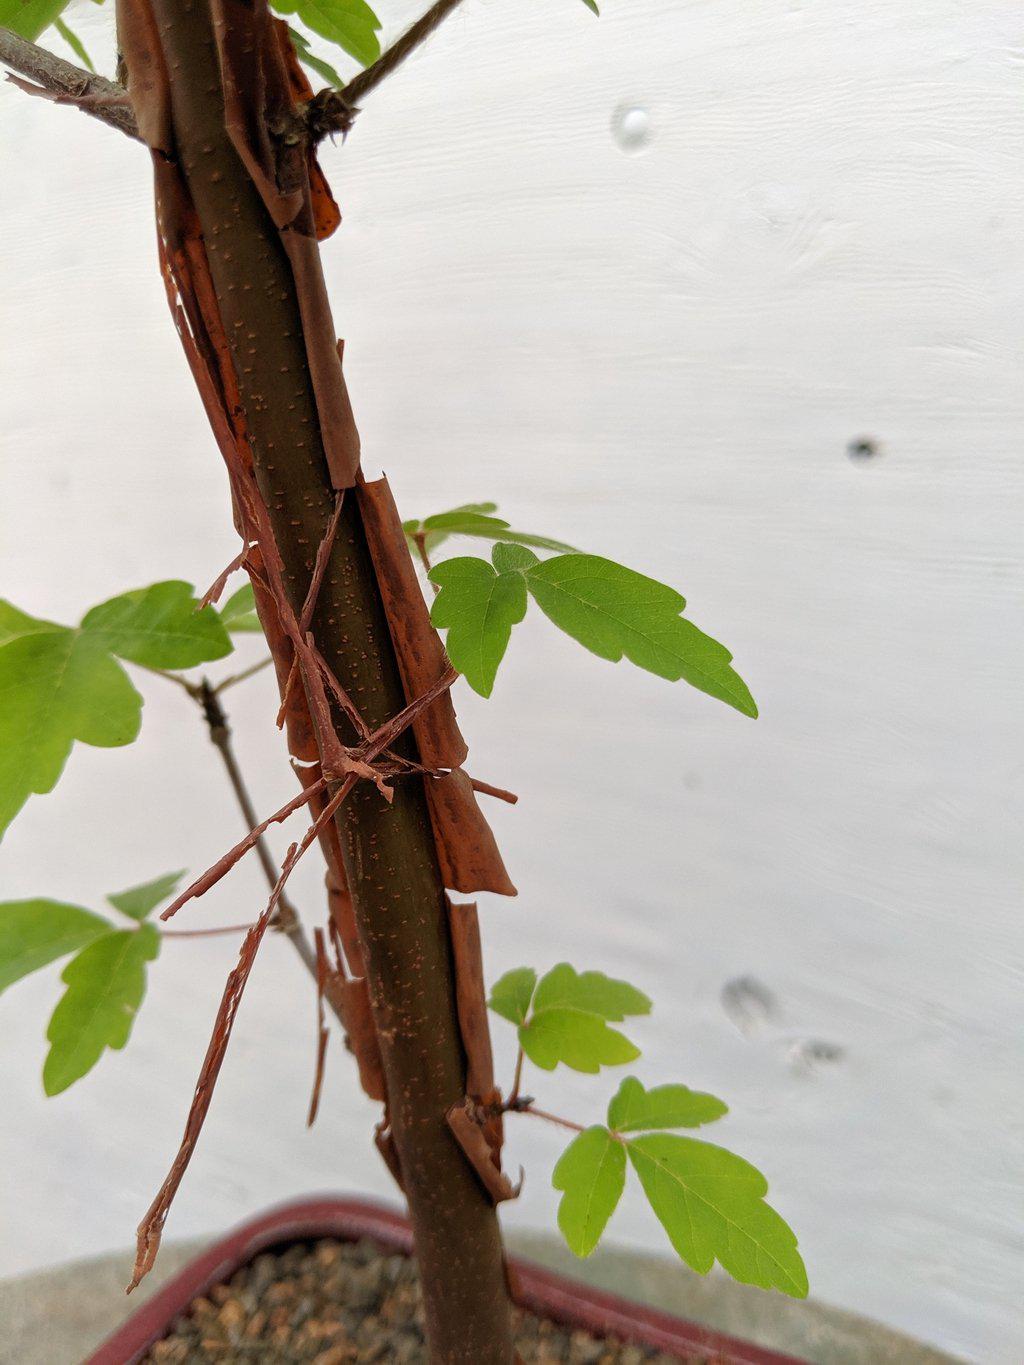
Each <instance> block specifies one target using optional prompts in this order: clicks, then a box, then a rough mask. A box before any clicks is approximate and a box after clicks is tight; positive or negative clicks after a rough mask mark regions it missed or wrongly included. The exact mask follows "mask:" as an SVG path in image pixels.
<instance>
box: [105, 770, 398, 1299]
mask: <svg viewBox="0 0 1024 1365" xmlns="http://www.w3.org/2000/svg"><path fill="white" fill-rule="evenodd" d="M354 785H355V779H354V778H350V779H348V780H347V781H345V782H343V783H342V784H341V786H340V787H339V789H338V790H337V792H335V794H334V795H333V796H332V797H331V799H330V801H328V802H327V804H326V805H325V806H324V808H323V811H322V812H321V814H320V815H318V816H317V818H316V819H315V820H314V821H313V823H312V824H311V825H310V827H309V829H308V830H307V831H306V833H305V834H304V835H303V837H302V839H301V840H300V842H299V843H297V844H292V846H291V847H290V848H289V850H288V853H287V855H286V857H285V860H284V862H283V863H282V865H281V875H280V876H279V877H278V879H277V884H276V886H275V887H274V889H273V891H272V892H271V893H270V899H269V901H268V902H267V908H266V909H265V910H264V911H263V914H262V915H261V916H260V917H259V919H258V920H257V921H256V923H255V925H254V926H253V927H252V928H251V929H250V930H249V932H248V933H247V934H246V936H245V939H244V940H243V942H242V949H241V952H240V953H239V956H238V965H237V966H236V967H235V968H234V970H233V971H232V973H231V975H230V976H229V977H228V980H227V985H226V986H225V987H224V995H223V997H222V998H221V1004H220V1009H219V1010H218V1011H217V1018H216V1020H215V1022H214V1026H213V1036H212V1037H211V1039H210V1045H209V1047H208V1048H207V1051H206V1057H205V1059H204V1061H203V1066H202V1069H201V1071H200V1073H199V1080H198V1082H197V1083H196V1091H195V1095H194V1096H193V1098H192V1106H191V1108H190V1109H189V1115H188V1119H187V1121H186V1123H185V1134H184V1137H183V1138H182V1141H181V1146H180V1147H179V1149H178V1154H177V1156H176V1157H175V1158H174V1161H173V1163H172V1165H171V1169H170V1170H169V1171H168V1173H167V1176H166V1178H165V1180H164V1183H163V1184H162V1185H161V1186H160V1189H159V1191H158V1193H157V1196H156V1198H155V1199H154V1201H153V1203H152V1204H151V1205H150V1207H149V1209H148V1210H147V1212H146V1216H145V1217H144V1218H143V1220H142V1222H141V1223H140V1224H139V1228H138V1240H137V1244H136V1256H135V1269H134V1271H133V1273H132V1280H131V1283H130V1284H129V1285H128V1290H127V1292H128V1293H129V1294H130V1293H131V1291H132V1290H133V1289H134V1288H135V1287H136V1286H137V1285H138V1284H139V1282H140V1281H141V1280H142V1279H143V1277H144V1276H145V1275H147V1274H148V1273H149V1271H150V1270H152V1268H153V1263H154V1262H155V1260H156V1255H157V1252H158V1251H159V1249H160V1237H161V1234H162V1232H163V1226H164V1223H165V1222H166V1221H167V1214H168V1211H169V1210H170V1207H171V1203H172V1201H173V1199H174V1196H175V1194H176V1193H177V1191H178V1186H179V1185H180V1184H181V1182H182V1178H183V1177H184V1175H185V1171H186V1170H187V1169H188V1164H189V1162H190V1161H191V1159H192V1153H193V1152H194V1151H195V1149H196V1143H197V1142H198V1141H199V1134H200V1133H201V1131H202V1127H203V1123H204V1122H205V1119H206V1115H207V1113H208V1111H209V1108H210V1101H211V1099H212V1098H213V1087H214V1086H215V1084H216V1082H217V1077H218V1075H219V1074H220V1068H221V1065H222V1063H223V1061H224V1054H225V1053H226V1051H227V1046H228V1040H229V1039H230V1037H231V1029H232V1027H233V1025H234V1022H235V1015H236V1013H237V1012H238V1003H239V1001H240V1000H241V998H242V992H243V991H244V990H245V984H246V982H247V981H248V979H249V973H250V972H251V971H252V965H253V962H254V961H255V960H256V952H257V949H258V948H259V946H260V943H261V942H262V941H263V936H264V934H265V933H266V930H267V925H268V924H269V923H270V920H271V917H272V916H273V914H274V911H275V910H276V909H277V905H278V902H279V901H280V899H281V895H282V893H283V892H284V888H285V884H286V883H287V881H288V878H289V877H290V876H291V874H292V872H293V871H294V870H295V868H296V867H297V866H298V864H299V862H300V861H301V859H302V857H303V855H304V854H305V852H306V850H307V849H308V848H309V846H310V844H312V843H313V841H314V840H315V839H316V838H317V836H318V834H319V832H320V827H321V826H322V825H323V824H325V823H326V822H327V821H328V820H332V819H333V818H334V815H335V814H336V812H337V810H338V808H339V806H340V805H341V803H342V802H343V801H344V800H345V798H346V796H348V794H349V792H350V791H351V790H352V788H353V786H354ZM304 795H305V794H304V793H303V796H304ZM300 799H301V798H300ZM346 984H347V983H346ZM346 1027H347V1023H346ZM371 1028H372V1021H371ZM374 1038H376V1035H374ZM382 1075H383V1073H382Z"/></svg>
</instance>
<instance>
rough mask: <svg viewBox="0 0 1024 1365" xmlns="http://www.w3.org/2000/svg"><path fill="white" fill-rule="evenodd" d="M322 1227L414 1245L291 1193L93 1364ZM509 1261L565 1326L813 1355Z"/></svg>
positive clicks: (115, 1356)
mask: <svg viewBox="0 0 1024 1365" xmlns="http://www.w3.org/2000/svg"><path fill="white" fill-rule="evenodd" d="M322 1237H333V1238H336V1239H337V1240H338V1241H342V1242H355V1241H358V1240H359V1239H360V1238H363V1237H367V1238H370V1239H371V1240H372V1241H375V1242H378V1243H379V1244H380V1245H381V1246H382V1247H384V1248H385V1250H387V1251H391V1252H399V1253H401V1254H402V1255H405V1256H411V1255H412V1254H413V1238H412V1229H411V1227H410V1225H409V1223H408V1221H407V1219H405V1218H404V1217H403V1216H402V1215H401V1214H400V1213H399V1212H397V1210H395V1209H392V1208H389V1207H387V1206H386V1205H383V1204H377V1203H375V1202H372V1201H370V1200H367V1199H357V1198H339V1197H337V1196H331V1195H313V1196H309V1197H307V1198H305V1199H294V1200H289V1201H288V1202H287V1203H284V1204H278V1205H275V1206H274V1207H273V1208H271V1209H268V1210H267V1211H266V1212H265V1213H261V1214H257V1215H256V1217H254V1218H250V1219H248V1220H247V1221H246V1222H244V1223H242V1224H240V1225H239V1226H238V1227H236V1228H235V1229H233V1230H232V1231H231V1232H228V1233H226V1234H225V1235H224V1236H223V1237H220V1238H219V1239H218V1240H217V1241H215V1242H214V1243H213V1245H212V1246H210V1247H208V1248H207V1250H205V1251H203V1252H200V1253H199V1255H198V1256H196V1257H194V1258H193V1259H192V1260H191V1261H189V1262H188V1264H187V1265H185V1266H184V1267H183V1268H182V1269H181V1270H179V1271H178V1273H177V1274H176V1275H174V1276H172V1278H171V1279H170V1280H168V1282H167V1283H166V1284H165V1285H164V1286H163V1288H162V1289H160V1290H158V1291H157V1293H155V1294H154V1295H153V1297H152V1298H151V1299H148V1300H147V1301H146V1303H144V1304H142V1305H141V1306H140V1307H139V1308H138V1309H137V1310H136V1312H134V1313H132V1314H131V1315H130V1316H129V1317H128V1318H127V1319H126V1321H125V1322H123V1323H122V1324H121V1326H120V1327H118V1328H117V1330H116V1331H114V1332H113V1333H111V1335H110V1336H109V1337H107V1339H106V1340H105V1341H104V1342H102V1343H101V1345H100V1346H99V1347H97V1349H96V1350H95V1351H94V1352H93V1354H92V1355H90V1356H88V1357H87V1358H86V1360H85V1361H84V1362H83V1365H135V1362H137V1361H139V1360H141V1358H142V1356H143V1355H144V1353H145V1352H146V1351H147V1350H148V1349H149V1348H150V1347H151V1346H153V1345H154V1344H155V1343H156V1342H158V1341H160V1340H161V1339H162V1338H163V1337H164V1336H166V1335H167V1332H168V1329H169V1328H170V1326H171V1323H172V1322H173V1321H174V1319H175V1318H177V1317H179V1316H180V1315H181V1314H182V1313H183V1312H185V1311H186V1310H187V1308H188V1306H189V1304H190V1303H191V1302H192V1300H193V1299H196V1298H200V1297H202V1295H204V1294H206V1293H207V1292H208V1291H209V1290H210V1289H212V1288H213V1286H214V1285H216V1284H222V1283H223V1282H224V1281H225V1280H228V1279H230V1278H231V1276H232V1275H233V1274H235V1272H236V1271H237V1270H240V1269H241V1268H242V1267H243V1266H245V1265H247V1264H248V1263H249V1262H250V1261H252V1260H253V1259H254V1258H255V1257H256V1256H258V1255H259V1254H260V1253H261V1252H264V1251H269V1250H271V1249H272V1248H274V1247H279V1246H283V1245H287V1244H288V1243H291V1242H309V1241H317V1240H319V1239H320V1238H322ZM507 1264H508V1270H509V1284H510V1288H511V1292H512V1298H513V1300H514V1302H515V1303H516V1304H517V1305H518V1306H519V1307H520V1308H525V1309H526V1310H527V1311H528V1312H531V1313H534V1314H536V1315H537V1316H538V1317H542V1318H549V1319H551V1320H552V1321H555V1322H559V1323H561V1324H562V1325H563V1326H567V1327H575V1328H580V1329H582V1330H584V1331H587V1332H590V1333H591V1334H592V1335H594V1336H597V1337H603V1336H614V1337H618V1338H619V1339H620V1340H622V1341H625V1342H630V1343H633V1344H636V1345H642V1346H650V1347H654V1348H657V1349H660V1350H663V1351H667V1352H673V1351H674V1352H677V1353H680V1354H682V1353H683V1352H688V1353H700V1354H703V1355H706V1356H708V1357H710V1358H711V1359H712V1360H714V1361H716V1362H722V1365H805V1363H804V1362H801V1361H800V1360H799V1359H798V1358H797V1357H795V1356H790V1355H783V1354H780V1353H779V1352H777V1351H772V1350H769V1349H767V1348H766V1347H763V1346H755V1345H753V1344H751V1343H749V1342H745V1341H741V1340H740V1339H739V1338H737V1337H731V1336H727V1335H724V1334H723V1333H721V1332H715V1331H713V1330H712V1329H711V1328H708V1327H702V1326H701V1325H700V1324H699V1323H695V1322H690V1321H687V1320H686V1319H685V1318H677V1317H675V1316H673V1315H672V1314H670V1313H665V1312H662V1310H661V1309H657V1308H649V1307H647V1306H645V1305H643V1304H638V1303H633V1302H631V1301H630V1300H629V1299H625V1298H621V1297H620V1296H619V1295H617V1294H608V1293H605V1292H604V1291H603V1290H600V1289H592V1288H591V1287H590V1286H589V1285H585V1284H581V1283H580V1282H579V1281H576V1280H571V1279H569V1278H567V1277H566V1276H564V1275H559V1274H557V1273H556V1272H554V1271H551V1270H545V1269H543V1268H542V1267H541V1266H538V1265H533V1264H532V1263H531V1262H530V1261H528V1260H523V1259H521V1258H520V1257H518V1256H510V1257H508V1262H507Z"/></svg>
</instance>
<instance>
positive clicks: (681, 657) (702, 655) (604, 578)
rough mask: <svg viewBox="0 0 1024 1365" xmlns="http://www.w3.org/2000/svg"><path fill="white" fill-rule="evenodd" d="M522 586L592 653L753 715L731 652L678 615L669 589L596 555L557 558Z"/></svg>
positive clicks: (676, 598)
mask: <svg viewBox="0 0 1024 1365" xmlns="http://www.w3.org/2000/svg"><path fill="white" fill-rule="evenodd" d="M526 581H527V586H528V587H529V589H530V594H531V596H532V597H533V599H534V601H535V602H536V603H537V605H538V606H539V607H540V609H541V611H542V612H543V613H544V614H545V616H547V617H548V619H549V620H551V621H553V622H554V624H555V625H556V626H558V628H559V629H560V630H563V631H565V633H566V634H567V635H571V636H572V638H573V639H574V640H578V641H579V643H580V644H581V645H583V646H584V647H585V648H586V649H589V650H590V651H591V653H593V654H597V655H598V656H599V657H600V658H602V659H608V660H610V661H611V662H613V663H617V662H618V661H619V660H620V659H622V658H623V657H625V658H627V659H628V660H629V661H630V663H633V664H636V666H637V667H638V668H643V669H646V670H647V672H649V673H655V674H657V675H658V676H659V677H662V678H667V679H668V680H669V681H670V682H677V681H679V680H680V679H685V680H686V681H687V682H688V683H690V685H691V686H693V687H696V688H698V689H699V690H700V691H702V692H707V693H708V694H709V695H710V696H712V697H717V698H718V699H719V700H720V701H724V702H728V704H729V705H730V706H734V707H736V709H737V710H738V711H742V712H743V713H744V714H745V715H748V716H756V715H757V706H756V705H755V703H754V699H753V697H752V696H751V695H750V692H749V690H748V688H747V685H746V683H744V681H743V679H742V678H741V677H740V676H739V674H738V673H736V672H735V671H734V670H733V669H732V668H731V667H730V662H731V660H732V655H731V654H730V653H729V651H728V650H727V649H726V648H725V646H724V645H721V644H719V643H718V641H717V640H713V639H712V638H711V637H710V636H709V635H705V634H704V632H703V631H701V630H698V629H697V627H696V626H695V625H694V624H693V622H692V621H688V620H686V619H685V618H684V617H682V616H681V615H680V612H681V611H682V610H683V608H684V607H685V606H686V599H685V598H684V597H683V596H682V595H681V594H680V593H678V592H676V590H675V589H674V588H670V587H668V586H667V585H666V584H664V583H659V582H657V580H656V579H653V578H648V577H647V576H646V575H645V574H640V573H636V572H635V571H634V570H633V569H627V568H626V567H625V566H624V565H622V564H616V563H614V562H613V561H612V560H610V559H602V558H601V557H600V556H599V555H559V556H557V557H556V558H555V559H548V560H545V561H544V562H543V563H540V564H537V565H536V566H535V567H534V568H532V569H531V570H530V571H529V573H528V574H527V578H526Z"/></svg>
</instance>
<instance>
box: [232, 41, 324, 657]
mask: <svg viewBox="0 0 1024 1365" xmlns="http://www.w3.org/2000/svg"><path fill="white" fill-rule="evenodd" d="M288 37H289V38H290V39H291V40H292V47H293V48H294V49H295V54H296V56H297V57H298V59H299V61H300V62H301V63H302V65H303V66H308V67H309V69H310V71H315V72H316V74H317V75H318V76H319V77H320V78H321V79H322V80H325V81H326V82H327V84H328V85H332V86H334V88H335V89H336V90H340V89H341V87H342V86H343V85H344V84H345V82H344V81H343V80H342V78H341V76H339V75H338V73H337V71H335V69H334V67H333V66H331V64H330V62H325V61H324V60H323V59H322V58H320V57H318V56H317V55H316V53H315V52H314V51H313V50H312V48H311V47H310V46H309V43H308V42H307V41H306V39H305V38H304V37H303V36H302V34H301V33H300V32H299V31H298V29H297V28H292V26H291V25H290V24H289V25H288ZM221 615H222V616H223V612H222V613H221ZM228 629H229V630H230V629H231V627H230V626H229V627H228Z"/></svg>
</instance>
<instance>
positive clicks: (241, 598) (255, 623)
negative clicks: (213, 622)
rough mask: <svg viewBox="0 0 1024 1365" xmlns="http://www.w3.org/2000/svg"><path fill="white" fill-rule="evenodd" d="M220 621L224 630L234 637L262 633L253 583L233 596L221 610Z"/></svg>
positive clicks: (244, 586)
mask: <svg viewBox="0 0 1024 1365" xmlns="http://www.w3.org/2000/svg"><path fill="white" fill-rule="evenodd" d="M220 619H221V624H222V625H223V626H224V629H225V630H228V631H230V632H231V634H232V635H237V634H240V633H247V632H252V633H254V634H255V633H258V632H260V631H262V629H263V627H262V626H261V625H260V618H259V617H258V616H257V615H256V595H255V593H254V592H253V590H252V584H251V583H246V584H244V585H243V586H242V587H241V588H239V589H238V591H237V592H235V593H232V594H231V596H230V597H229V598H228V600H227V601H226V602H225V603H224V605H223V606H222V607H221V609H220Z"/></svg>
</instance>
